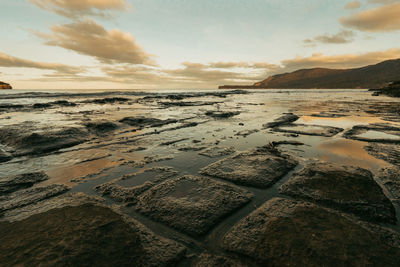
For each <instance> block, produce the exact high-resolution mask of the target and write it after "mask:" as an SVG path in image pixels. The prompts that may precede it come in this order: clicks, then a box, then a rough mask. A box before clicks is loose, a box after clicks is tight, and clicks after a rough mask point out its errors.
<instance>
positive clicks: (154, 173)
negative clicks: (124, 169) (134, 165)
mask: <svg viewBox="0 0 400 267" xmlns="http://www.w3.org/2000/svg"><path fill="white" fill-rule="evenodd" d="M177 173H178V172H177V171H175V170H174V169H173V168H168V167H154V168H150V169H146V170H144V171H143V172H141V173H135V174H131V175H125V176H123V177H122V178H121V179H120V180H118V181H112V182H108V183H104V184H101V185H98V186H96V187H95V188H94V190H95V191H97V192H98V193H100V194H101V195H102V196H108V197H110V198H112V199H113V200H115V201H117V202H123V203H129V204H133V203H135V202H136V201H137V198H138V196H139V195H140V194H142V193H143V192H145V191H146V190H148V189H150V188H151V187H153V186H154V185H156V184H159V183H160V182H163V181H164V180H166V179H168V178H171V177H174V176H176V175H177Z"/></svg>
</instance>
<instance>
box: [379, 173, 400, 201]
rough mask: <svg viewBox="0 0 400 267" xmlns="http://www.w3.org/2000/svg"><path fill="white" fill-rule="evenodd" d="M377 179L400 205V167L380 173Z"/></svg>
mask: <svg viewBox="0 0 400 267" xmlns="http://www.w3.org/2000/svg"><path fill="white" fill-rule="evenodd" d="M377 179H378V180H379V181H380V182H381V183H382V184H383V186H384V187H385V188H386V189H387V190H388V191H389V192H390V194H391V195H392V197H393V198H394V199H395V200H396V201H397V202H398V203H399V204H400V167H399V165H397V166H392V167H388V168H383V169H381V170H380V171H379V173H378V175H377Z"/></svg>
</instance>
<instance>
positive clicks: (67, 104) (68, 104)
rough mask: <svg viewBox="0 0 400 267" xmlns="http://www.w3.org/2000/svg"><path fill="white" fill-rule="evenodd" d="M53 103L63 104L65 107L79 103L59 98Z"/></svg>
mask: <svg viewBox="0 0 400 267" xmlns="http://www.w3.org/2000/svg"><path fill="white" fill-rule="evenodd" d="M51 104H53V105H57V106H63V107H75V106H77V104H75V103H72V102H69V101H67V100H57V101H54V102H52V103H51Z"/></svg>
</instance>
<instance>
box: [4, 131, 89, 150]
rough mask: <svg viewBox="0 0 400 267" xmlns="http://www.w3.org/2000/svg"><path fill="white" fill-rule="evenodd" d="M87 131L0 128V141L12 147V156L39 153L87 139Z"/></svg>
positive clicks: (69, 145)
mask: <svg viewBox="0 0 400 267" xmlns="http://www.w3.org/2000/svg"><path fill="white" fill-rule="evenodd" d="M88 137H89V133H88V132H87V131H85V130H81V129H78V128H66V129H62V130H58V131H47V132H37V133H30V132H24V130H23V129H22V130H21V129H18V128H1V129H0V143H2V144H4V145H7V146H10V147H13V148H14V149H15V150H16V151H15V152H14V153H13V156H26V155H40V154H44V153H49V152H53V151H57V150H60V149H63V148H68V147H72V146H75V145H78V144H81V143H83V142H85V141H87V140H88Z"/></svg>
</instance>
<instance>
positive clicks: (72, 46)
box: [36, 20, 155, 65]
mask: <svg viewBox="0 0 400 267" xmlns="http://www.w3.org/2000/svg"><path fill="white" fill-rule="evenodd" d="M51 31H52V33H50V34H44V33H40V32H37V33H36V35H37V36H39V37H40V38H42V39H43V40H45V43H46V44H47V45H51V46H59V47H63V48H65V49H68V50H72V51H75V52H78V53H80V54H83V55H87V56H92V57H94V58H96V59H97V60H99V61H100V62H102V63H106V64H115V63H131V64H145V65H155V62H154V61H153V59H152V55H150V54H148V53H146V52H145V51H144V50H143V48H142V47H141V46H139V45H138V44H137V43H136V41H135V38H134V37H133V36H132V35H131V34H129V33H125V32H122V31H120V30H118V29H114V30H110V31H107V30H106V29H104V27H103V26H101V25H100V24H97V23H96V22H94V21H92V20H83V21H77V22H74V23H71V24H66V25H56V26H52V27H51Z"/></svg>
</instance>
